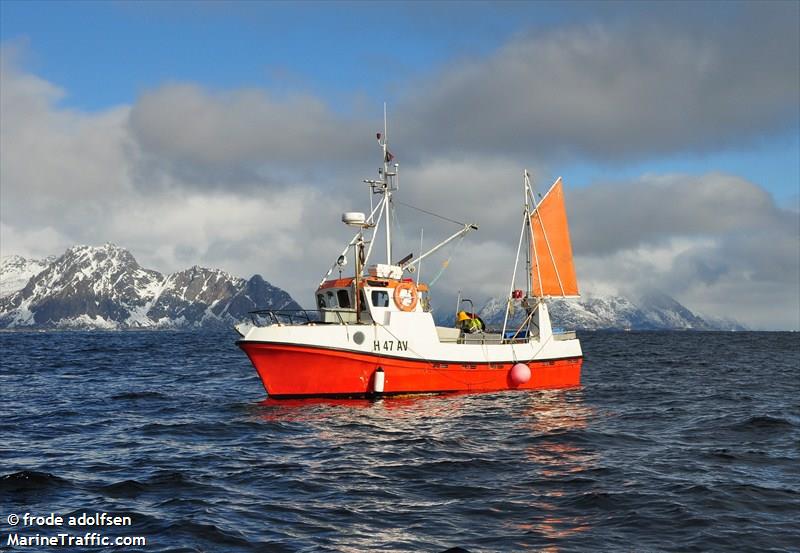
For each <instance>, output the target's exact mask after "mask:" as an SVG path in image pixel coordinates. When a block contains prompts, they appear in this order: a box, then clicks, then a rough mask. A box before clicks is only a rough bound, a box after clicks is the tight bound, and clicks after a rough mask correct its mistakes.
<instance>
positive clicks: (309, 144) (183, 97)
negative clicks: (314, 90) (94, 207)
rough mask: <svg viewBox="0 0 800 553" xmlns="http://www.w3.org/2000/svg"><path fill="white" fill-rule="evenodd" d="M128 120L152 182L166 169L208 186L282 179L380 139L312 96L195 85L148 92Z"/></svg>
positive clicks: (143, 179) (142, 177) (354, 154)
mask: <svg viewBox="0 0 800 553" xmlns="http://www.w3.org/2000/svg"><path fill="white" fill-rule="evenodd" d="M129 123H130V132H131V136H132V137H133V139H134V140H135V142H136V144H137V146H138V148H139V154H140V158H139V159H138V160H137V163H138V167H137V169H138V171H139V179H138V180H139V181H140V184H144V185H145V186H146V185H149V184H152V179H153V177H154V173H156V174H157V173H158V172H160V171H163V172H167V173H169V174H171V175H174V176H176V177H177V178H178V179H179V180H182V181H184V182H185V183H186V184H192V185H195V186H205V187H218V186H220V185H239V186H241V185H242V184H248V183H260V184H265V183H267V184H270V183H271V184H275V183H276V182H278V183H282V182H285V181H286V180H287V178H291V177H290V176H296V174H297V170H298V168H303V169H307V168H308V167H309V166H312V167H313V166H314V165H316V166H319V167H323V166H324V167H325V168H326V169H327V170H330V169H331V168H339V167H341V165H342V164H346V163H349V162H352V161H353V160H354V159H358V158H360V157H361V156H362V153H363V151H364V146H365V144H369V143H370V141H371V140H374V138H373V139H370V136H373V137H374V134H373V129H372V128H371V127H367V126H366V125H365V124H364V123H363V122H362V121H360V120H358V118H355V117H345V116H342V115H337V114H335V113H334V112H333V111H332V110H331V109H330V108H329V107H328V106H327V105H326V104H324V103H323V102H322V101H320V100H319V99H317V98H315V97H312V96H309V95H304V94H293V95H288V96H284V97H280V98H278V97H275V96H273V95H270V94H269V93H267V92H265V91H263V90H258V89H242V90H235V91H227V92H218V93H213V92H210V91H208V90H206V89H203V88H201V87H199V86H197V85H193V84H168V85H164V86H162V87H159V88H157V89H155V90H151V91H149V92H146V93H145V94H143V95H142V96H141V97H140V98H139V99H138V100H137V102H136V104H135V105H134V106H133V109H132V110H131V114H130V121H129ZM303 169H300V171H303Z"/></svg>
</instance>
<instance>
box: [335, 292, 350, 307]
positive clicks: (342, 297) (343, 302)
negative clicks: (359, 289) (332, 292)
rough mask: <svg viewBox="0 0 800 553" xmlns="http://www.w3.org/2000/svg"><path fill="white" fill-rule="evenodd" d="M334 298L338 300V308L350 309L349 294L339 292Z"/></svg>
mask: <svg viewBox="0 0 800 553" xmlns="http://www.w3.org/2000/svg"><path fill="white" fill-rule="evenodd" d="M336 297H338V298H339V307H341V308H343V309H350V294H348V293H347V290H339V291H338V292H336Z"/></svg>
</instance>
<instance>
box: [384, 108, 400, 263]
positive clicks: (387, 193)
mask: <svg viewBox="0 0 800 553" xmlns="http://www.w3.org/2000/svg"><path fill="white" fill-rule="evenodd" d="M387 127H388V125H387V120H386V102H384V103H383V137H382V140H381V142H380V144H381V149H382V151H383V169H382V170H381V176H382V177H383V179H382V184H383V208H384V210H385V211H386V223H385V224H386V264H387V265H391V264H392V190H393V188H392V186H391V184H392V183H391V181H390V180H389V177H394V176H395V175H397V173H396V172H394V173H391V172H389V163H390V162H391V160H392V154H391V153H390V152H389V145H388V142H387V139H388V128H387Z"/></svg>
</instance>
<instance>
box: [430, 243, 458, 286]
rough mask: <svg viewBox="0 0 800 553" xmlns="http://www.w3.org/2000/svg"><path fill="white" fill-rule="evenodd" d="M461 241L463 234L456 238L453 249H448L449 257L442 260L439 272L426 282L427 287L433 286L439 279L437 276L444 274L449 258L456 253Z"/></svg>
mask: <svg viewBox="0 0 800 553" xmlns="http://www.w3.org/2000/svg"><path fill="white" fill-rule="evenodd" d="M463 241H464V236H462V237H461V238H459V239H458V242H456V244H455V246H453V249H452V250H450V255H449V257H448V258H447V259H445V260H444V262H443V263H442V268H441V269H439V272H438V273H437V274H436V276H435V277H433V278H432V279H431V281H430V282H429V283H428V286H429V287H433V285H434V284H436V281H437V280H439V277H441V276H442V275H443V274H444V272H445V270H446V269H447V267H448V266H449V265H450V260H451V259H453V256H454V255H455V254H456V250H458V246H460V245H461V242H463Z"/></svg>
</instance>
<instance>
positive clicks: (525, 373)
mask: <svg viewBox="0 0 800 553" xmlns="http://www.w3.org/2000/svg"><path fill="white" fill-rule="evenodd" d="M509 376H510V377H511V382H512V383H513V384H514V386H519V385H521V384H525V383H526V382H527V381H528V380H530V379H531V368H530V367H529V366H528V365H526V364H525V363H517V364H516V365H514V366H513V367H511V373H510V375H509Z"/></svg>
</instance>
